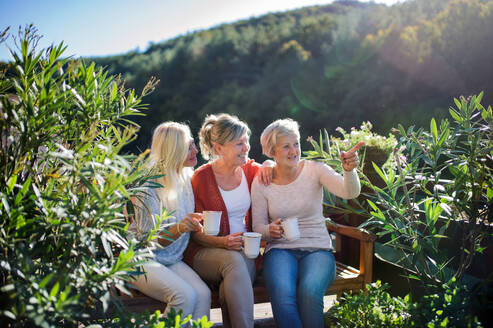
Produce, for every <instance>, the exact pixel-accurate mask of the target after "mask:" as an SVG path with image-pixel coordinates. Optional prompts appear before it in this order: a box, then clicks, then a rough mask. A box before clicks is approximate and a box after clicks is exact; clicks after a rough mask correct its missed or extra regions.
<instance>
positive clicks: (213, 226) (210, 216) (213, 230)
mask: <svg viewBox="0 0 493 328" xmlns="http://www.w3.org/2000/svg"><path fill="white" fill-rule="evenodd" d="M221 215H222V212H221V211H203V212H202V217H203V218H204V233H205V234H206V235H211V236H216V235H217V234H218V233H219V225H220V223H221Z"/></svg>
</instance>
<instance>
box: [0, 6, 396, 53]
mask: <svg viewBox="0 0 493 328" xmlns="http://www.w3.org/2000/svg"><path fill="white" fill-rule="evenodd" d="M330 2H331V1H330V0H247V1H245V0H85V1H80V0H64V1H61V0H0V31H2V30H3V29H5V28H6V27H7V26H10V32H13V34H16V33H17V29H18V27H19V25H22V26H24V25H26V24H29V23H34V25H35V26H36V27H37V28H38V31H39V33H40V34H41V35H43V38H42V39H41V41H40V46H41V47H46V46H48V45H50V44H51V43H55V44H58V43H60V42H61V41H64V43H65V44H66V45H67V46H68V48H67V50H66V52H65V54H66V55H73V56H75V57H79V56H92V55H96V56H103V55H110V54H119V53H125V52H128V51H130V50H134V49H137V48H139V49H140V50H145V49H146V48H147V46H148V45H149V42H160V41H164V40H167V39H170V38H172V37H175V36H178V35H181V34H185V33H188V32H193V31H195V30H200V29H205V28H209V27H212V26H215V25H218V24H221V23H227V22H234V21H236V20H239V19H244V18H249V17H252V16H259V15H262V14H265V13H268V12H276V11H285V10H289V9H294V8H300V7H304V6H309V5H316V4H327V3H330ZM374 2H378V3H385V4H387V5H392V4H394V3H396V2H402V0H381V1H379V0H375V1H374ZM7 44H8V45H12V42H11V41H9V42H8V43H7ZM9 59H10V55H9V53H8V50H7V47H6V46H5V44H2V45H0V60H9Z"/></svg>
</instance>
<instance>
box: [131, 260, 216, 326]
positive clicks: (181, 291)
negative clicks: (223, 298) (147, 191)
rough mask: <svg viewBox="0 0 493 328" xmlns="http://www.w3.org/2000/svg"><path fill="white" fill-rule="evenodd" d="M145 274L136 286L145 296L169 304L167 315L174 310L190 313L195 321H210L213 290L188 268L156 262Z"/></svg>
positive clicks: (183, 264)
mask: <svg viewBox="0 0 493 328" xmlns="http://www.w3.org/2000/svg"><path fill="white" fill-rule="evenodd" d="M143 267H144V271H145V273H146V274H145V275H140V276H138V277H137V279H136V280H135V281H133V282H132V285H134V286H135V287H137V289H138V290H140V291H141V292H142V293H144V294H146V295H147V296H150V297H152V298H154V299H157V300H159V301H161V302H164V303H167V306H166V309H165V310H164V314H165V315H166V314H167V313H168V312H169V310H170V309H171V308H174V309H175V310H176V311H177V312H178V311H179V310H182V311H183V315H184V317H186V316H188V315H189V314H191V315H192V319H194V320H196V319H199V318H202V317H203V316H204V315H205V316H207V318H209V315H210V308H211V291H210V289H209V287H207V285H206V284H205V283H204V282H203V281H202V279H200V277H199V276H198V275H197V273H195V271H193V270H192V268H190V267H189V266H188V265H186V264H185V263H183V262H178V263H175V264H172V265H168V266H164V265H162V264H160V263H158V262H155V261H149V262H148V263H147V264H144V265H143Z"/></svg>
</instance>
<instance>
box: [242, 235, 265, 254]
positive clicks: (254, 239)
mask: <svg viewBox="0 0 493 328" xmlns="http://www.w3.org/2000/svg"><path fill="white" fill-rule="evenodd" d="M261 238H262V235H261V234H259V233H258V232H245V233H243V252H244V253H245V256H246V257H248V258H249V259H254V258H256V257H257V256H258V254H259V252H260V239H261Z"/></svg>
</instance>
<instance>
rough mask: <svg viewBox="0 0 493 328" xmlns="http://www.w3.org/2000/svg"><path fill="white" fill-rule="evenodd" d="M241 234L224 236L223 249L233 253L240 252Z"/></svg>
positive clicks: (241, 244) (241, 245)
mask: <svg viewBox="0 0 493 328" xmlns="http://www.w3.org/2000/svg"><path fill="white" fill-rule="evenodd" d="M242 235H243V232H235V233H232V234H230V235H227V236H224V237H223V240H224V248H226V249H230V250H233V251H241V248H242V247H243V237H242Z"/></svg>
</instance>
